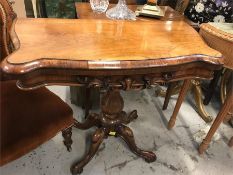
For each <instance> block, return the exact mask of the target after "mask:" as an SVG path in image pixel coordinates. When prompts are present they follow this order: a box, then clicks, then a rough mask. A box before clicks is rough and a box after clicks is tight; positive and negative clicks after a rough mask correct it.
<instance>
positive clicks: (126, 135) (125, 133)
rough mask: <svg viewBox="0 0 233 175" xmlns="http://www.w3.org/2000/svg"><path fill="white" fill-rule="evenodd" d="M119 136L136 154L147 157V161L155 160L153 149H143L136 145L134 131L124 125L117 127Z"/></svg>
mask: <svg viewBox="0 0 233 175" xmlns="http://www.w3.org/2000/svg"><path fill="white" fill-rule="evenodd" d="M117 136H120V137H121V138H122V139H123V140H124V141H125V142H126V143H127V145H128V146H129V148H130V150H131V151H132V152H134V153H135V154H136V155H138V156H140V157H142V158H144V159H145V161H146V162H154V161H155V160H156V155H155V154H154V153H153V152H151V151H143V150H141V149H139V148H138V147H137V146H136V143H135V139H134V135H133V131H132V130H131V129H130V128H129V127H127V126H124V125H119V126H118V127H117Z"/></svg>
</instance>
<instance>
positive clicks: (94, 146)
mask: <svg viewBox="0 0 233 175" xmlns="http://www.w3.org/2000/svg"><path fill="white" fill-rule="evenodd" d="M105 135H106V133H105V130H104V128H99V129H97V130H96V131H95V133H94V135H93V136H92V142H91V147H90V148H89V152H88V154H87V155H86V156H85V157H84V158H83V159H82V160H81V161H79V162H77V163H75V164H74V165H73V166H72V167H71V173H72V174H79V173H82V171H83V167H84V166H85V165H86V164H87V163H88V162H89V161H90V160H91V159H92V158H93V156H94V155H95V154H96V152H97V150H98V148H99V146H100V144H101V143H102V142H103V140H104V137H105Z"/></svg>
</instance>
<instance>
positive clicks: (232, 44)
mask: <svg viewBox="0 0 233 175" xmlns="http://www.w3.org/2000/svg"><path fill="white" fill-rule="evenodd" d="M229 25H231V26H230V28H231V27H232V26H233V25H232V24H229ZM223 28H224V29H225V30H223ZM231 30H232V29H231ZM200 35H201V36H202V37H203V39H204V40H205V41H206V43H208V45H209V46H210V47H212V48H214V49H216V50H218V51H220V52H221V53H222V54H223V57H224V67H225V68H227V69H228V71H229V72H230V73H231V74H233V71H232V70H233V34H230V33H228V32H227V30H226V24H225V25H224V24H221V25H220V24H214V23H212V24H202V25H201V29H200ZM229 80H230V82H231V83H229V84H230V86H229V88H228V91H227V95H226V99H225V101H224V104H223V106H222V107H221V109H220V112H219V113H218V115H217V117H216V119H215V120H214V123H213V124H212V126H211V128H210V130H209V132H208V134H207V136H206V138H205V139H204V140H203V142H202V143H201V145H200V147H199V153H200V154H202V153H203V152H204V151H205V150H206V149H207V147H208V145H209V143H210V141H211V138H212V137H213V135H214V133H215V132H216V130H217V129H218V127H219V126H220V124H221V123H222V121H223V120H224V119H225V118H226V117H227V115H231V117H233V113H232V112H233V87H232V84H233V82H232V79H231V78H230V79H229ZM228 145H229V146H233V137H232V138H231V139H230V141H229V144H228Z"/></svg>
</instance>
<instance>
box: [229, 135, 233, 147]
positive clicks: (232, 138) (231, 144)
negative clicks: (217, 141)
mask: <svg viewBox="0 0 233 175" xmlns="http://www.w3.org/2000/svg"><path fill="white" fill-rule="evenodd" d="M228 146H229V147H232V146H233V136H232V137H231V139H230V141H229V143H228Z"/></svg>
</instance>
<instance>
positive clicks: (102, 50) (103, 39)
mask: <svg viewBox="0 0 233 175" xmlns="http://www.w3.org/2000/svg"><path fill="white" fill-rule="evenodd" d="M139 28H140V30H138V29H139ZM16 33H17V35H16ZM17 36H18V37H17ZM12 40H13V42H14V44H15V46H16V48H17V51H15V52H14V53H13V54H11V55H10V56H9V57H8V58H7V59H6V61H5V65H4V67H3V69H4V71H6V72H8V73H18V74H20V73H25V72H28V71H31V70H33V69H35V68H38V67H40V68H42V67H46V68H48V67H52V68H72V69H74V68H85V69H108V68H114V69H122V68H145V67H157V66H162V65H176V64H181V63H188V62H190V61H203V62H208V63H210V64H221V59H220V57H221V54H220V53H219V52H217V51H215V50H213V49H211V48H209V47H208V46H207V45H206V44H205V43H204V41H203V40H202V39H201V38H200V37H199V35H198V33H196V31H195V30H193V29H192V28H191V27H190V26H188V25H187V24H186V23H185V22H183V21H174V22H172V21H168V22H167V21H147V22H145V21H136V22H135V21H121V20H119V21H111V20H85V19H83V20H81V19H79V20H66V19H18V20H17V21H16V22H15V32H12ZM19 41H20V42H19ZM19 43H20V44H19ZM135 61H136V62H135ZM12 65H13V67H11V66H12Z"/></svg>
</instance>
